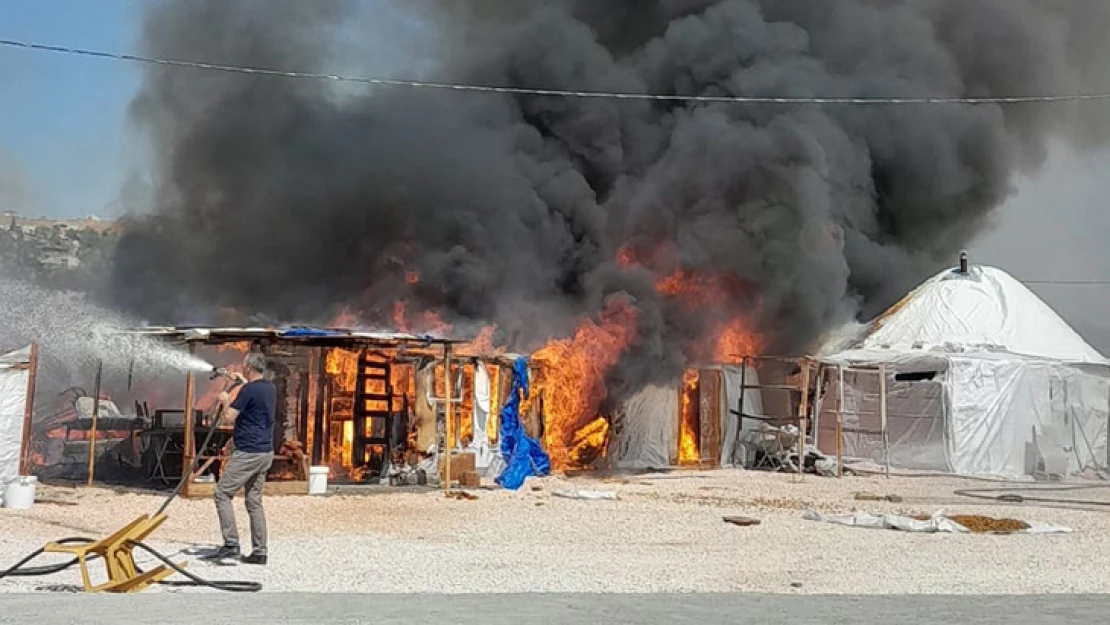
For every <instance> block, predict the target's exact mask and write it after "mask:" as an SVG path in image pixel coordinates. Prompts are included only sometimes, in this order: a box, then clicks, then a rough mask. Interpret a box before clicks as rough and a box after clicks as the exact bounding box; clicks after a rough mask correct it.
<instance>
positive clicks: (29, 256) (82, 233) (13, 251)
mask: <svg viewBox="0 0 1110 625" xmlns="http://www.w3.org/2000/svg"><path fill="white" fill-rule="evenodd" d="M119 236H120V227H119V225H118V224H117V223H116V222H112V221H101V220H98V219H79V220H51V219H29V218H24V217H19V216H17V215H4V216H0V271H2V272H3V274H4V275H5V276H8V277H13V278H19V279H22V280H28V281H30V282H33V283H35V284H38V285H40V286H43V287H47V288H51V289H61V290H68V291H82V292H92V291H95V290H97V289H99V288H100V286H101V285H102V284H103V281H104V279H105V277H106V276H107V273H108V269H109V267H110V263H111V260H112V254H113V252H114V248H115V246H116V243H118V242H119Z"/></svg>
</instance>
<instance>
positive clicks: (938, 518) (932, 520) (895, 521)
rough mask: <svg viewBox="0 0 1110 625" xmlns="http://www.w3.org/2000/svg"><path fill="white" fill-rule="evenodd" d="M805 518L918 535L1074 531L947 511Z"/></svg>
mask: <svg viewBox="0 0 1110 625" xmlns="http://www.w3.org/2000/svg"><path fill="white" fill-rule="evenodd" d="M802 518H803V519H806V520H808V521H822V522H825V523H834V524H836V525H848V526H852V527H867V528H873V529H891V530H898V531H902V532H917V533H943V534H969V533H970V534H987V533H991V534H1019V533H1025V534H1067V533H1070V532H1071V530H1070V529H1068V528H1066V527H1062V526H1059V525H1048V524H1042V523H1026V522H1024V521H1017V520H1014V519H992V518H990V517H983V516H971V515H953V516H948V515H947V514H945V513H944V511H943V510H941V511H938V512H934V513H933V515H932V516H924V515H915V516H903V515H898V514H883V515H874V514H869V513H867V512H862V511H856V512H854V513H852V514H838V515H824V514H822V513H820V512H818V511H816V510H807V511H806V512H805V514H803V515H802ZM961 521H963V522H961ZM964 523H967V525H964Z"/></svg>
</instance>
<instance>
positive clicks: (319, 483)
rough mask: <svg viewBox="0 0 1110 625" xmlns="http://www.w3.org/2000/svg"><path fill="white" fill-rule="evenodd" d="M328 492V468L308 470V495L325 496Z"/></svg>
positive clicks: (310, 468) (311, 468)
mask: <svg viewBox="0 0 1110 625" xmlns="http://www.w3.org/2000/svg"><path fill="white" fill-rule="evenodd" d="M327 492H328V468H327V467H309V468H308V494H309V495H323V494H325V493H327Z"/></svg>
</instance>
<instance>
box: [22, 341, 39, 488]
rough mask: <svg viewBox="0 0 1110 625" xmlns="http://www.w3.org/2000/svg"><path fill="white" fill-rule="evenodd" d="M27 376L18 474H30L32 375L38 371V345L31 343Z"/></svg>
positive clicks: (32, 409)
mask: <svg viewBox="0 0 1110 625" xmlns="http://www.w3.org/2000/svg"><path fill="white" fill-rule="evenodd" d="M28 366H29V369H30V371H29V373H28V376H27V402H24V404H23V437H22V441H20V444H19V474H20V475H30V474H31V426H32V425H33V422H34V374H36V371H38V369H39V344H38V343H31V357H30V362H29V364H28Z"/></svg>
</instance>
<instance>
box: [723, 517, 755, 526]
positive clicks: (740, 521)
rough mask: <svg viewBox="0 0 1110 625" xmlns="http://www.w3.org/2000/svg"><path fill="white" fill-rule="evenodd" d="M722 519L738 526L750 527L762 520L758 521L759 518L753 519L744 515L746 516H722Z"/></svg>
mask: <svg viewBox="0 0 1110 625" xmlns="http://www.w3.org/2000/svg"><path fill="white" fill-rule="evenodd" d="M724 521H725V523H731V524H733V525H739V526H740V527H751V526H753V525H759V524H760V523H762V522H763V521H760V520H759V519H753V518H751V517H746V516H726V517H724Z"/></svg>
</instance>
